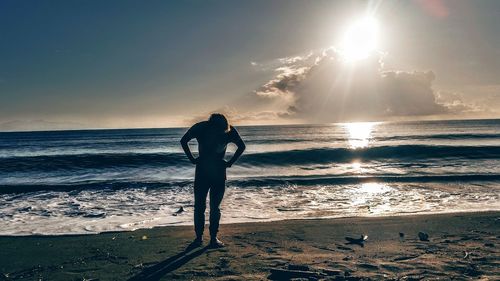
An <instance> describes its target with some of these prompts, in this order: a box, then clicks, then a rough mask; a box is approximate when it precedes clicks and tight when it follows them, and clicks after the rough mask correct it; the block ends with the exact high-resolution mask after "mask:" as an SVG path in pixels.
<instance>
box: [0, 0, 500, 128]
mask: <svg viewBox="0 0 500 281" xmlns="http://www.w3.org/2000/svg"><path fill="white" fill-rule="evenodd" d="M365 19H370V20H373V22H374V24H371V26H370V28H373V29H370V31H369V32H368V34H365V32H364V31H362V32H359V31H357V30H356V29H354V30H355V31H352V30H353V28H352V27H353V26H356V24H357V23H359V22H364V20H365ZM370 22H371V21H370ZM498 30H500V2H499V1H496V0H491V1H485V0H479V1H467V0H453V1H446V0H408V1H391V0H388V1H331V0H329V1H293V0H290V1H278V0H272V1H268V0H262V1H261V0H253V1H232V0H228V1H128V0H120V1H110V0H106V1H97V0H87V1H83V0H82V1H77V0H75V1H66V0H61V1H57V0H54V1H34V0H33V1H28V0H26V1H14V0H12V1H11V0H0V130H3V131H6V130H37V129H79V128H129V127H174V126H187V125H190V124H191V123H193V122H196V121H198V120H203V119H206V118H207V116H208V115H209V114H210V113H211V112H222V113H225V114H226V115H227V116H228V117H229V119H230V121H231V122H232V123H234V124H237V125H247V124H292V123H325V122H327V123H329V122H354V121H383V120H419V119H466V118H500V79H499V77H500V35H499V33H498ZM370 32H371V33H370ZM367 36H375V37H376V38H375V37H374V38H375V39H373V40H374V41H373V42H375V43H374V46H371V45H370V44H369V43H371V42H372V41H369V40H368V39H367ZM358 37H360V38H358ZM346 38H350V39H352V40H354V43H352V40H351V41H349V39H346ZM353 38H354V39H353ZM370 38H372V37H370ZM346 40H347V41H349V42H351V43H349V44H347V45H346V43H345V42H346ZM356 40H357V41H356ZM367 40H368V41H367ZM368 45H370V46H371V48H370V49H369V50H368V49H367V48H368ZM358 49H361V52H364V53H363V55H362V58H359V57H356V58H355V59H353V58H352V57H349V55H348V54H349V52H351V53H352V51H353V50H358ZM358 51H359V50H358Z"/></svg>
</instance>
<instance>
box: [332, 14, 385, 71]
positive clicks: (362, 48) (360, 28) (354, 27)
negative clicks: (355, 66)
mask: <svg viewBox="0 0 500 281" xmlns="http://www.w3.org/2000/svg"><path fill="white" fill-rule="evenodd" d="M378 29H379V26H378V22H377V20H376V19H375V18H373V17H370V16H366V17H364V18H361V19H359V20H357V21H354V22H353V23H352V24H351V25H349V26H348V28H347V29H346V30H345V33H344V35H343V37H342V41H341V43H340V53H341V54H342V57H343V58H344V59H345V60H346V61H358V60H362V59H365V58H367V57H368V56H370V54H372V53H373V52H374V51H375V50H376V49H377V47H378V32H379V30H378Z"/></svg>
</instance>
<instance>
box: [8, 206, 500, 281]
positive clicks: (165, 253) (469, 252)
mask: <svg viewBox="0 0 500 281" xmlns="http://www.w3.org/2000/svg"><path fill="white" fill-rule="evenodd" d="M499 230H500V212H498V211H494V212H475V213H449V214H425V215H408V216H387V217H352V218H337V219H301V220H284V221H276V222H255V223H242V224H225V225H222V226H221V233H220V237H221V239H223V240H224V242H225V243H226V244H227V245H226V247H225V248H221V249H207V248H203V247H201V248H197V249H194V250H192V251H190V252H185V251H184V250H185V248H186V247H187V245H188V244H189V243H190V241H191V239H192V238H193V230H192V226H167V227H156V228H152V229H140V230H136V231H126V232H107V233H101V234H96V235H63V236H22V237H12V236H2V237H0V249H1V252H2V254H1V255H0V270H1V275H0V280H266V279H268V278H270V279H275V280H287V278H288V279H289V278H306V279H297V280H370V279H372V280H391V279H392V280H421V279H425V280H437V279H439V280H451V279H453V280H469V279H475V280H498V278H499V276H500V267H499V264H500V259H499V255H500V251H499V249H498V245H499V241H500V232H499ZM419 232H422V233H424V234H427V235H428V240H429V241H421V239H420V238H426V237H425V236H424V237H420V238H419V235H418V233H419ZM361 235H367V236H368V237H367V239H366V241H364V242H363V243H360V244H356V243H349V242H348V241H347V240H346V239H345V237H352V238H358V237H360V236H361ZM207 239H208V237H207V234H205V245H206V244H207V241H206V240H207ZM424 240H425V239H424Z"/></svg>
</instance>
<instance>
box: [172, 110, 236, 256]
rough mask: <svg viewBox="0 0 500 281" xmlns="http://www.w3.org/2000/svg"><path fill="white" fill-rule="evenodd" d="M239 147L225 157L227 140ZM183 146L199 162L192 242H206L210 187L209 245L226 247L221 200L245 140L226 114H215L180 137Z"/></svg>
mask: <svg viewBox="0 0 500 281" xmlns="http://www.w3.org/2000/svg"><path fill="white" fill-rule="evenodd" d="M192 139H196V140H197V141H198V152H199V157H198V158H194V157H193V154H192V153H191V150H190V149H189V146H188V142H189V141H190V140H192ZM230 142H232V143H234V144H236V146H237V147H238V149H237V150H236V152H235V153H234V155H233V157H232V158H231V160H229V161H225V160H224V155H225V153H226V147H227V144H228V143H230ZM181 145H182V149H184V152H185V153H186V155H187V157H188V158H189V161H191V163H193V164H196V173H195V179H194V230H195V232H196V239H195V240H194V241H193V243H192V244H191V245H192V246H195V247H199V246H201V245H202V242H203V230H204V228H205V209H206V201H207V194H208V191H209V190H210V227H209V230H210V237H211V238H210V246H211V247H215V248H218V247H223V246H224V244H223V243H222V242H221V241H220V240H219V239H218V238H217V232H218V231H219V220H220V209H219V207H220V203H221V202H222V198H223V197H224V191H225V188H226V168H229V167H231V166H232V165H233V164H234V162H236V160H238V158H239V157H240V156H241V154H242V153H243V151H244V150H245V143H244V142H243V140H242V139H241V137H240V135H239V134H238V131H236V129H235V128H234V127H233V126H231V125H229V123H228V121H227V119H226V117H225V116H224V115H222V114H219V113H214V114H212V115H211V116H210V118H209V119H208V121H202V122H200V123H197V124H195V125H193V126H192V127H191V128H190V129H189V130H188V131H187V132H186V134H184V136H183V137H182V139H181Z"/></svg>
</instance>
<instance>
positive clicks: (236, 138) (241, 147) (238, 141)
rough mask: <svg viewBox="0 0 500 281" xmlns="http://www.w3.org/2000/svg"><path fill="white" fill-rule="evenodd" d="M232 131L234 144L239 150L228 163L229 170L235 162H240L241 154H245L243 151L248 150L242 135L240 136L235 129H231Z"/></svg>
mask: <svg viewBox="0 0 500 281" xmlns="http://www.w3.org/2000/svg"><path fill="white" fill-rule="evenodd" d="M231 131H232V132H231V134H233V135H232V142H233V143H234V144H236V146H237V147H238V149H236V152H234V154H233V157H231V159H230V160H229V161H227V163H226V166H227V167H228V168H229V167H231V166H232V165H233V164H234V162H236V161H237V160H238V158H240V156H241V154H243V151H245V148H246V145H245V143H244V142H243V140H242V139H241V137H240V134H238V131H236V129H235V128H231Z"/></svg>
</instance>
